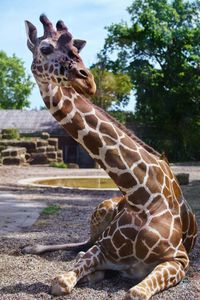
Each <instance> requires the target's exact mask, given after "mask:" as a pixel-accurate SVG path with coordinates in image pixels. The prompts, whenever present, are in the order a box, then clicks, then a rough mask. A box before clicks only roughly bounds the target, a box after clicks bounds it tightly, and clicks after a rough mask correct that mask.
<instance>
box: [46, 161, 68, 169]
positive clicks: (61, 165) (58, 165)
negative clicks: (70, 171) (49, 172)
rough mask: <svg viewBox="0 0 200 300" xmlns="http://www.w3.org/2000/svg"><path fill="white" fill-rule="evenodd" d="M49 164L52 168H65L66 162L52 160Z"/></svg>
mask: <svg viewBox="0 0 200 300" xmlns="http://www.w3.org/2000/svg"><path fill="white" fill-rule="evenodd" d="M49 166H50V167H53V168H60V169H67V164H65V163H64V162H52V163H50V165H49Z"/></svg>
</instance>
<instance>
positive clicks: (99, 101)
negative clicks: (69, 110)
mask: <svg viewBox="0 0 200 300" xmlns="http://www.w3.org/2000/svg"><path fill="white" fill-rule="evenodd" d="M106 59H107V58H106V55H105V53H103V51H102V53H100V54H98V56H97V62H96V63H95V64H94V65H93V66H92V67H91V68H90V70H91V72H92V74H93V75H94V79H95V82H96V86H97V90H96V93H95V95H94V96H92V101H93V103H95V104H96V105H98V106H100V107H102V108H103V109H105V110H108V109H109V108H111V107H112V109H121V108H123V107H125V106H126V105H127V104H128V102H129V98H130V93H131V90H132V88H133V85H132V82H131V78H130V76H129V75H128V74H125V73H124V72H123V73H122V72H115V73H114V72H112V71H109V70H108V69H107V68H106Z"/></svg>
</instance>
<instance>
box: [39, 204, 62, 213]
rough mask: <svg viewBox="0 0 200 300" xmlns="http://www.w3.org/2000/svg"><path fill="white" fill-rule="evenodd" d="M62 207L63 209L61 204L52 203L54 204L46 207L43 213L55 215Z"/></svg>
mask: <svg viewBox="0 0 200 300" xmlns="http://www.w3.org/2000/svg"><path fill="white" fill-rule="evenodd" d="M60 209H61V207H60V205H58V204H52V205H49V206H47V207H45V208H44V209H43V210H42V215H45V216H49V215H54V214H57V213H58V212H59V210H60Z"/></svg>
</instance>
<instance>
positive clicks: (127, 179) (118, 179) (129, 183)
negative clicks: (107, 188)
mask: <svg viewBox="0 0 200 300" xmlns="http://www.w3.org/2000/svg"><path fill="white" fill-rule="evenodd" d="M109 176H110V177H111V178H112V179H113V181H114V182H115V183H116V184H117V185H118V186H121V187H124V188H126V189H128V188H132V187H133V186H135V185H136V184H137V181H136V180H135V178H134V177H133V176H132V175H131V174H130V173H124V174H121V175H117V174H116V173H113V172H109Z"/></svg>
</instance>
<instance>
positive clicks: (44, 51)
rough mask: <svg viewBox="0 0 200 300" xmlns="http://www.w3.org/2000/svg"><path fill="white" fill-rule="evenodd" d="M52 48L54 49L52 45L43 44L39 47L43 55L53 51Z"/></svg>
mask: <svg viewBox="0 0 200 300" xmlns="http://www.w3.org/2000/svg"><path fill="white" fill-rule="evenodd" d="M53 50H54V48H53V46H52V45H48V46H43V47H41V48H40V51H41V52H42V54H44V55H49V54H51V53H53Z"/></svg>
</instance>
